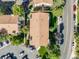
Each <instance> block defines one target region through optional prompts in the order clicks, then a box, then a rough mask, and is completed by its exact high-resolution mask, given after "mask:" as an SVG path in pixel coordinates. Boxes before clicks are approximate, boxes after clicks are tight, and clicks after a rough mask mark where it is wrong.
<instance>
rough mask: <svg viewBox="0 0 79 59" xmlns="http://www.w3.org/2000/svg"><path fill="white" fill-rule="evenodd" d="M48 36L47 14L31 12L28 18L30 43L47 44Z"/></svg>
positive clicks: (36, 45) (37, 45)
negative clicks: (30, 16)
mask: <svg viewBox="0 0 79 59" xmlns="http://www.w3.org/2000/svg"><path fill="white" fill-rule="evenodd" d="M48 37H49V14H48V13H42V12H37V13H32V18H31V19H30V39H31V40H30V43H31V45H34V46H35V47H40V46H47V44H48Z"/></svg>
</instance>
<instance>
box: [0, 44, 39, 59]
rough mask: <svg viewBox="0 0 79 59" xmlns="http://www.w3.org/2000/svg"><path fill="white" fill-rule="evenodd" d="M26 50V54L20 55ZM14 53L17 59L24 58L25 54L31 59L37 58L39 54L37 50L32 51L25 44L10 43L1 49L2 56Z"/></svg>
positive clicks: (0, 54)
mask: <svg viewBox="0 0 79 59" xmlns="http://www.w3.org/2000/svg"><path fill="white" fill-rule="evenodd" d="M23 50H24V51H25V53H24V55H22V56H19V55H20V52H21V51H23ZM9 52H10V53H14V56H16V57H17V59H22V57H23V56H25V55H28V58H29V59H37V58H36V55H37V54H38V52H37V51H36V50H34V51H31V50H30V49H29V48H26V47H25V46H24V45H20V46H12V45H9V46H7V47H5V48H2V49H0V57H1V56H2V55H6V54H7V53H9Z"/></svg>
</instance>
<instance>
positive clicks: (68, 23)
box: [60, 0, 74, 59]
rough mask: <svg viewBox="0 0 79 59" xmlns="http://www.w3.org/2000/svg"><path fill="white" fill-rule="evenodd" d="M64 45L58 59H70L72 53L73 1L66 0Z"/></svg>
mask: <svg viewBox="0 0 79 59" xmlns="http://www.w3.org/2000/svg"><path fill="white" fill-rule="evenodd" d="M63 20H64V44H63V45H62V47H61V48H62V49H61V58H60V59H70V55H71V52H72V41H73V33H74V20H73V0H66V5H65V7H64V14H63Z"/></svg>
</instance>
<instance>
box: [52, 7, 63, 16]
mask: <svg viewBox="0 0 79 59" xmlns="http://www.w3.org/2000/svg"><path fill="white" fill-rule="evenodd" d="M52 13H53V15H54V16H61V15H62V13H63V7H61V8H54V9H53V10H52Z"/></svg>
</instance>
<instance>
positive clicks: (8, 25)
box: [0, 15, 18, 34]
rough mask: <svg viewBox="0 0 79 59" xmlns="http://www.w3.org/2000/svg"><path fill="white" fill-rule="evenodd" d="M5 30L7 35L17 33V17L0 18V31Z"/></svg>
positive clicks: (6, 16)
mask: <svg viewBox="0 0 79 59" xmlns="http://www.w3.org/2000/svg"><path fill="white" fill-rule="evenodd" d="M2 29H5V30H6V31H7V32H8V34H13V33H18V16H11V15H2V16H0V30H2Z"/></svg>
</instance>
